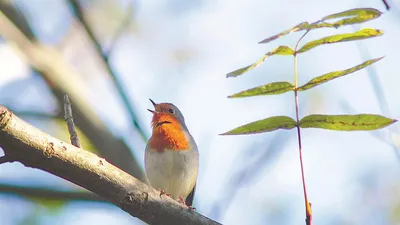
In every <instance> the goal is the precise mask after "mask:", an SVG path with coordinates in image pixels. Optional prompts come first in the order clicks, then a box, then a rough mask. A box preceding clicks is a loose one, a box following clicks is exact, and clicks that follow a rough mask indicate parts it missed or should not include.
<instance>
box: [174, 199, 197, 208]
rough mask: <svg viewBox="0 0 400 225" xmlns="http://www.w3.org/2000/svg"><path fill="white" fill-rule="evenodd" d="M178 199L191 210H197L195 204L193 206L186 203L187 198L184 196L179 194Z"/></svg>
mask: <svg viewBox="0 0 400 225" xmlns="http://www.w3.org/2000/svg"><path fill="white" fill-rule="evenodd" d="M177 201H178V202H179V203H180V204H182V205H184V206H186V207H187V208H188V209H189V211H195V210H196V208H195V207H193V206H191V205H186V203H185V200H184V199H183V198H182V196H179V197H178V199H177Z"/></svg>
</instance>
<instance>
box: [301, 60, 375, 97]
mask: <svg viewBox="0 0 400 225" xmlns="http://www.w3.org/2000/svg"><path fill="white" fill-rule="evenodd" d="M381 59H383V57H380V58H376V59H371V60H368V61H365V62H363V63H361V64H359V65H357V66H354V67H351V68H349V69H345V70H340V71H334V72H330V73H326V74H324V75H321V76H319V77H316V78H314V79H312V80H310V81H308V82H307V83H306V84H304V85H303V86H301V87H299V88H298V90H299V91H305V90H308V89H310V88H312V87H315V86H318V85H320V84H323V83H325V82H328V81H330V80H333V79H336V78H338V77H342V76H345V75H347V74H350V73H354V72H356V71H358V70H361V69H363V68H365V67H367V66H369V65H372V64H374V63H375V62H377V61H379V60H381Z"/></svg>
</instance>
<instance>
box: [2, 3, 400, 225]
mask: <svg viewBox="0 0 400 225" xmlns="http://www.w3.org/2000/svg"><path fill="white" fill-rule="evenodd" d="M388 3H389V4H390V5H391V7H392V8H391V9H390V10H389V11H387V10H386V8H385V5H384V4H383V2H382V1H381V0H336V1H319V0H307V1H297V0H282V1H256V0H234V1H228V0H217V1H215V0H192V1H177V0H169V1H168V0H158V1H151V0H146V1H141V0H29V1H28V0H0V104H2V105H5V106H6V107H8V108H10V109H11V110H13V112H14V113H15V114H17V115H18V116H20V117H22V118H23V119H24V120H26V121H28V122H29V123H31V124H33V125H34V126H36V127H38V128H40V129H41V130H43V131H45V132H47V133H49V134H51V135H53V136H55V137H58V138H60V139H62V140H64V141H68V142H69V135H68V131H67V127H66V123H65V121H64V119H63V102H62V96H63V94H64V93H67V94H68V95H69V96H70V99H71V101H72V106H73V115H74V119H75V122H76V125H77V128H78V132H79V136H80V138H81V142H82V145H83V148H85V149H86V150H89V151H92V152H94V153H96V154H98V155H101V156H102V157H105V158H106V159H107V160H108V161H109V162H111V163H113V164H115V165H117V166H118V167H120V168H121V169H123V170H125V171H127V172H128V173H130V174H132V175H134V176H135V177H138V178H139V179H143V155H144V147H145V143H146V140H147V139H148V138H149V137H150V135H151V130H150V120H151V114H150V113H149V112H148V111H147V110H146V109H147V108H151V107H152V105H151V103H150V102H149V100H148V99H149V98H151V99H153V100H154V101H155V102H158V103H159V102H172V103H174V104H175V105H177V106H178V107H179V108H180V109H181V111H182V112H183V114H184V116H185V118H186V123H187V125H188V127H189V130H190V132H191V133H192V135H193V136H194V138H195V139H196V142H197V145H198V147H199V150H200V174H199V178H198V182H197V192H196V196H195V202H194V206H195V207H196V209H197V211H198V212H199V213H201V214H204V215H205V216H207V217H210V218H212V219H214V220H217V221H219V222H221V223H223V224H303V223H304V219H305V213H304V200H303V190H302V184H301V174H300V165H299V159H298V149H297V137H296V132H295V130H294V129H293V130H290V131H276V132H272V133H264V134H258V135H252V136H218V134H220V133H223V132H225V131H227V130H230V129H232V128H235V127H237V126H239V125H242V124H244V123H248V122H251V121H255V120H259V119H263V118H266V117H270V116H276V115H286V116H291V117H294V116H295V113H294V112H295V109H294V98H293V94H292V93H291V92H287V93H285V94H282V95H276V96H266V97H254V98H243V99H227V98H226V97H227V96H228V95H230V94H233V93H236V92H238V91H241V90H244V89H248V88H252V87H254V86H258V85H261V84H266V83H269V82H274V81H293V58H291V57H283V56H276V57H271V58H269V59H268V60H267V61H266V62H265V63H264V64H262V65H261V66H260V67H259V68H257V69H255V70H253V71H252V72H250V73H248V74H246V75H245V76H243V77H239V78H230V79H227V78H226V77H225V76H226V74H227V73H228V72H231V71H233V70H236V69H238V68H240V67H243V66H246V65H248V64H250V63H253V62H254V61H256V60H258V58H259V57H261V56H262V55H263V54H265V53H266V52H268V51H270V50H272V49H273V48H274V47H276V46H278V45H282V44H283V45H289V46H292V47H294V44H295V42H296V40H297V39H298V38H299V37H300V35H301V33H294V34H291V35H288V36H286V37H284V38H281V39H279V40H277V41H274V42H271V43H269V44H265V45H259V44H257V42H258V41H261V40H263V39H264V38H266V37H269V36H271V35H274V34H276V33H278V32H280V31H282V30H286V29H288V28H290V27H292V26H294V25H296V24H298V23H300V22H303V21H309V22H314V21H316V20H318V19H320V18H321V17H323V16H325V15H328V14H332V13H336V12H340V11H344V10H348V9H351V8H357V7H373V8H376V9H379V10H380V11H382V12H384V14H383V15H382V16H381V17H380V18H378V19H376V20H373V21H370V22H367V23H365V24H360V25H356V26H347V27H343V28H340V29H321V30H316V31H313V32H311V33H309V35H307V37H306V38H305V41H304V42H303V43H305V42H306V41H307V40H313V39H316V38H320V37H323V36H327V35H332V34H337V33H343V32H354V31H355V30H358V29H360V28H367V27H372V28H378V29H382V30H383V31H384V32H385V34H384V35H383V36H382V37H379V38H373V39H368V40H364V41H359V42H347V43H342V44H335V45H328V46H321V47H318V48H315V49H313V50H311V51H309V52H307V53H305V54H302V55H300V56H299V76H300V81H299V84H300V85H301V84H304V83H305V82H307V81H308V80H309V79H311V78H313V77H315V76H319V75H322V74H324V73H327V72H330V71H335V70H342V69H346V68H350V67H352V66H354V65H357V64H360V63H361V62H363V61H365V60H368V59H371V58H376V57H380V56H386V57H385V59H383V60H381V61H380V62H378V63H376V64H374V65H373V66H371V67H368V68H367V69H364V70H362V71H359V72H356V73H354V74H351V75H349V76H347V77H344V78H341V79H337V80H334V81H331V82H329V83H326V84H323V85H321V86H318V87H316V88H314V89H312V90H309V91H307V92H301V93H300V113H301V117H303V116H304V115H308V114H310V113H325V114H343V113H348V114H356V113H377V114H383V115H385V116H387V117H392V118H396V119H400V116H399V115H400V101H398V96H399V93H400V92H399V87H398V84H399V82H400V78H399V69H398V64H399V56H398V54H399V51H400V42H399V40H400V11H399V10H400V8H399V7H400V1H398V0H392V1H390V0H389V1H388ZM302 138H303V139H302V140H303V148H304V153H303V159H304V164H305V173H306V181H307V188H308V194H309V198H310V201H311V203H312V208H313V220H314V224H329V225H334V224H374V225H375V224H400V176H399V174H400V156H399V155H400V154H399V152H398V151H399V150H398V147H399V144H400V134H399V125H398V123H396V124H394V125H392V126H390V127H388V128H385V129H382V130H380V131H374V132H336V131H327V130H318V129H303V130H302ZM0 152H1V153H0V155H1V154H2V151H0ZM91 223H96V224H110V223H114V224H144V223H143V222H141V221H140V220H138V219H136V218H133V217H131V216H130V215H128V214H127V213H125V212H123V211H122V210H120V209H119V208H117V207H116V206H113V205H111V204H109V203H106V202H103V201H102V200H101V199H99V198H98V197H96V196H94V195H92V194H90V193H89V192H87V191H85V190H83V189H81V188H79V187H77V186H76V185H74V184H72V183H70V182H68V181H65V180H63V179H61V178H58V177H55V176H53V175H51V174H48V173H46V172H43V171H40V170H37V169H32V168H26V167H24V166H22V165H21V164H19V163H7V164H2V165H1V166H0V224H1V225H11V224H12V225H14V224H21V225H28V224H29V225H34V224H41V225H42V224H43V225H47V224H60V225H64V224H75V225H79V224H91Z"/></svg>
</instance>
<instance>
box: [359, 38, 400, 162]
mask: <svg viewBox="0 0 400 225" xmlns="http://www.w3.org/2000/svg"><path fill="white" fill-rule="evenodd" d="M357 47H358V50H359V52H360V56H361V58H364V59H367V58H368V59H370V58H371V57H370V54H369V52H368V49H367V48H366V47H365V46H364V45H363V43H361V42H357ZM366 71H367V73H368V78H369V81H370V83H371V85H372V88H373V90H374V92H375V96H376V100H377V101H378V104H379V107H380V109H381V110H382V112H383V113H384V114H385V115H387V116H389V117H390V116H391V114H392V113H391V112H390V109H389V105H388V103H387V101H386V97H385V93H384V91H383V87H382V84H381V81H380V80H379V76H378V72H377V71H376V67H375V66H374V65H373V66H369V67H367V68H366ZM381 132H382V133H383V132H384V133H383V134H387V135H388V137H389V138H388V139H387V140H390V141H388V142H390V144H391V146H392V148H393V151H394V154H395V155H396V158H397V160H398V162H400V153H399V149H398V148H397V146H396V144H395V143H394V141H393V134H392V133H393V127H389V128H388V129H387V130H386V131H381Z"/></svg>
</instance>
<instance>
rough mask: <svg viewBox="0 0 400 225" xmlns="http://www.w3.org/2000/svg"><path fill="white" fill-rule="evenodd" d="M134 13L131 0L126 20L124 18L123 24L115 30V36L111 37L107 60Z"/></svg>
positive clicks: (106, 55)
mask: <svg viewBox="0 0 400 225" xmlns="http://www.w3.org/2000/svg"><path fill="white" fill-rule="evenodd" d="M132 13H133V2H130V4H129V6H128V11H127V12H126V16H125V18H124V20H122V23H121V25H120V26H119V28H118V30H117V31H116V32H115V34H114V37H113V38H112V39H111V41H110V44H109V46H108V50H107V52H106V54H104V55H105V57H106V59H107V61H108V59H109V58H110V54H111V51H112V50H113V49H114V47H115V45H116V43H117V41H118V40H119V38H120V37H121V35H122V34H123V33H124V31H125V30H126V28H127V27H128V26H129V24H130V23H131V20H132Z"/></svg>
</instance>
